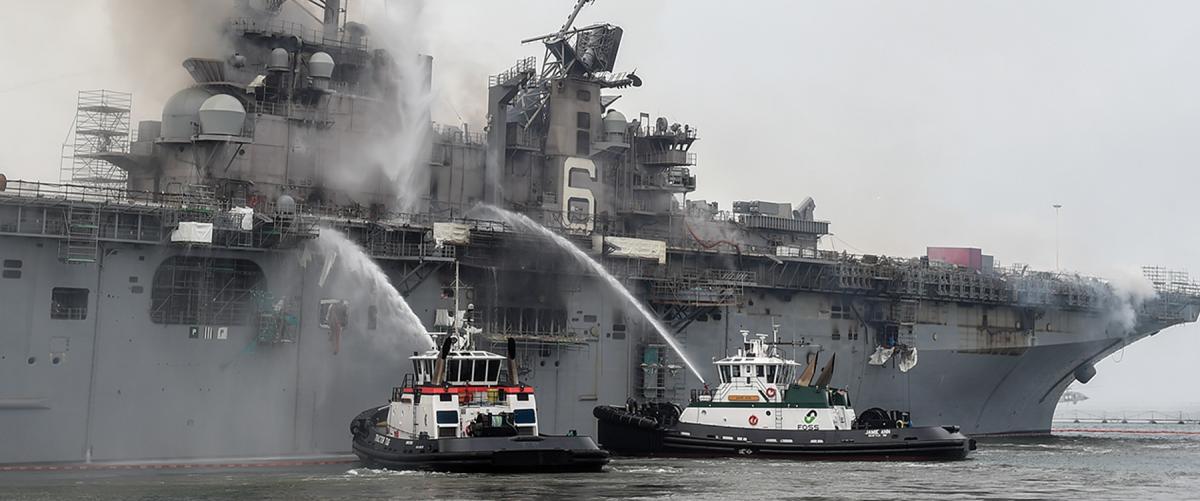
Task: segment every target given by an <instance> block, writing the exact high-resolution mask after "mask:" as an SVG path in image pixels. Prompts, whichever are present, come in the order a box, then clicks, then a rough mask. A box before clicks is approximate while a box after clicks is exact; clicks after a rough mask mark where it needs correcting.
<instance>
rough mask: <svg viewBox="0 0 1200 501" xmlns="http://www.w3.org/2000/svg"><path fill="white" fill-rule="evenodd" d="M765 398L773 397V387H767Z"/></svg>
mask: <svg viewBox="0 0 1200 501" xmlns="http://www.w3.org/2000/svg"><path fill="white" fill-rule="evenodd" d="M767 398H775V387H774V386H772V387H770V388H767Z"/></svg>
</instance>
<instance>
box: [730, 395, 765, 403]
mask: <svg viewBox="0 0 1200 501" xmlns="http://www.w3.org/2000/svg"><path fill="white" fill-rule="evenodd" d="M729 401H730V402H757V401H758V395H730V396H729Z"/></svg>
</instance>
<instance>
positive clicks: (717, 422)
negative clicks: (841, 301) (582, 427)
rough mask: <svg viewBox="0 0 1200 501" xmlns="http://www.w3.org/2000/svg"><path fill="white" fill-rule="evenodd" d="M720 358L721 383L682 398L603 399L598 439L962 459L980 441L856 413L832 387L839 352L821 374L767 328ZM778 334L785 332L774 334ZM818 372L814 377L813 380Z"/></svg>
mask: <svg viewBox="0 0 1200 501" xmlns="http://www.w3.org/2000/svg"><path fill="white" fill-rule="evenodd" d="M742 336H743V339H744V344H743V348H742V349H740V350H738V352H737V354H736V355H735V356H732V357H727V358H724V359H721V360H718V361H716V362H714V364H715V365H716V366H717V372H718V374H719V376H720V381H721V383H720V386H718V387H717V388H716V390H715V391H703V392H693V396H692V401H691V403H690V404H689V405H688V406H687V407H686V408H683V409H680V408H679V407H678V406H676V405H674V404H669V403H666V404H663V403H660V404H644V405H638V404H635V403H632V402H631V403H629V404H627V405H626V406H625V407H614V406H598V407H596V408H595V409H594V411H593V414H594V415H595V416H596V418H597V419H598V420H599V432H598V437H597V438H599V440H600V444H601V445H602V446H604V447H605V448H606V449H608V450H610V451H612V452H613V453H616V454H629V455H697V454H698V455H727V454H728V455H734V454H738V455H748V454H758V455H769V456H773V457H789V456H790V457H796V458H812V459H878V460H899V459H904V460H910V459H943V460H946V459H964V458H966V457H967V455H968V454H969V453H970V452H971V451H972V450H974V449H975V441H974V440H972V439H970V438H968V437H967V436H965V435H963V434H962V433H961V432H959V429H958V427H957V426H926V427H917V428H914V427H911V425H912V422H911V420H910V418H909V414H908V413H907V412H900V411H884V410H882V409H878V408H872V409H868V410H867V411H865V412H863V413H862V415H859V416H858V417H857V418H855V414H854V409H853V408H852V407H851V404H850V396H849V394H848V393H847V392H846V390H843V389H836V388H831V387H829V386H828V384H829V380H830V379H831V378H832V375H833V359H830V361H829V363H828V364H827V365H826V366H825V367H824V368H823V369H822V370H821V373H820V375H816V376H815V371H816V357H815V355H813V356H810V358H809V363H808V365H807V367H805V369H804V371H802V372H801V373H800V375H799V377H795V373H796V372H797V371H796V369H797V368H799V366H800V364H798V363H796V362H795V361H793V360H787V359H784V358H782V357H781V356H780V354H779V350H778V348H777V343H768V342H767V339H766V338H767V336H766V335H765V334H759V335H758V336H756V337H757V339H750V336H749V332H748V331H742ZM776 337H778V335H776ZM814 376H815V380H814Z"/></svg>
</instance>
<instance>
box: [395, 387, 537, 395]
mask: <svg viewBox="0 0 1200 501" xmlns="http://www.w3.org/2000/svg"><path fill="white" fill-rule="evenodd" d="M488 390H499V391H500V392H502V393H514V394H515V393H533V387H532V386H448V387H444V386H418V387H416V388H413V387H407V388H404V389H403V390H402V393H404V394H412V393H414V392H416V391H419V392H421V393H423V394H430V395H436V394H442V393H479V392H486V391H488Z"/></svg>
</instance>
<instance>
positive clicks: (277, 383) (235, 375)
mask: <svg viewBox="0 0 1200 501" xmlns="http://www.w3.org/2000/svg"><path fill="white" fill-rule="evenodd" d="M316 3H318V4H321V5H323V7H324V9H325V12H326V15H325V16H324V17H325V20H326V23H325V24H324V25H323V26H321V27H320V28H318V29H310V28H307V27H304V26H301V25H297V24H292V23H287V22H283V21H281V20H280V18H278V17H277V16H276V14H277V10H278V9H279V8H283V7H285V4H286V2H263V3H262V5H263V6H259V7H257V8H251V7H246V8H245V9H244V11H243V12H242V13H241V14H239V16H237V17H236V18H235V19H231V20H230V21H229V22H228V23H227V25H226V26H225V28H224V29H225V31H224V33H225V36H226V37H227V39H228V40H229V42H230V47H231V48H230V50H229V53H228V54H226V55H225V56H223V57H221V58H189V59H186V60H185V61H183V68H181V69H179V71H185V72H187V73H188V74H190V75H191V76H192V78H193V80H194V82H195V84H194V85H193V86H191V87H188V88H185V89H181V90H180V91H179V93H177V94H176V95H175V96H174V97H173V98H171V99H170V100H169V101H168V102H167V104H166V106H165V107H164V109H163V113H162V119H161V120H153V121H143V122H141V123H138V124H136V127H134V126H132V124H129V123H128V109H129V98H128V96H127V95H121V94H112V93H88V94H86V95H83V94H81V97H80V113H79V115H78V116H80V117H87V120H84V121H83V123H86V124H93V126H88V127H82V126H80V127H77V130H76V131H75V137H76V138H77V139H76V141H75V144H76V145H77V147H76V148H74V150H75V153H74V155H75V157H74V158H73V160H72V161H71V163H70V165H68V166H66V167H64V179H63V182H61V183H57V184H51V183H38V182H29V181H19V180H8V181H7V182H4V181H0V260H2V265H3V269H2V270H0V272H2V275H0V314H3V317H4V318H5V322H4V325H3V326H2V327H0V375H2V376H3V377H0V433H2V434H3V435H2V436H3V437H4V438H5V443H6V444H8V445H6V447H3V448H0V462H31V461H78V460H87V459H97V460H99V459H134V458H166V457H212V456H242V455H269V454H288V453H306V452H314V451H340V450H345V440H344V434H345V422H346V419H348V418H349V417H351V416H345V415H342V412H344V409H358V408H365V407H367V406H370V405H372V404H373V403H374V401H375V399H376V398H377V397H378V395H380V394H381V393H382V392H385V391H387V389H389V388H391V386H392V385H393V384H394V381H395V380H396V379H397V377H398V376H399V375H401V374H402V373H403V371H404V370H405V367H404V365H405V363H406V362H405V359H406V358H407V356H408V355H410V354H411V352H412V351H417V350H424V349H427V348H428V346H418V345H417V343H415V342H413V343H409V344H412V346H410V347H406V350H407V351H404V352H396V351H399V350H391V352H389V351H388V350H381V349H379V348H378V346H379V345H378V344H375V342H374V340H375V339H377V338H379V337H380V336H387V335H389V334H388V333H387V332H384V331H385V330H387V329H388V328H389V326H387V325H385V323H384V319H383V318H382V317H381V313H380V312H381V311H383V308H384V307H385V306H386V305H384V304H382V299H380V297H382V296H378V295H364V294H355V293H353V292H347V291H354V290H355V289H356V288H355V287H354V286H355V283H356V279H355V277H353V276H351V275H349V274H346V273H340V272H338V271H337V263H338V262H339V260H344V259H345V258H346V256H345V255H344V254H343V255H338V254H336V253H329V252H325V253H322V252H319V251H318V250H317V249H319V246H316V245H314V242H315V241H316V240H317V239H318V238H319V237H320V236H321V235H322V233H323V232H327V231H330V229H337V230H339V231H341V232H343V233H345V234H346V235H347V236H349V237H350V238H351V239H353V240H355V241H356V242H358V243H359V244H360V245H361V247H362V248H363V249H365V251H366V252H367V253H368V254H369V255H370V256H371V257H372V258H373V259H375V260H376V262H377V263H379V265H380V266H381V267H382V268H383V269H384V271H385V272H386V273H387V274H388V276H389V278H390V279H391V283H392V284H393V285H394V286H395V288H396V289H397V290H398V291H399V292H400V294H401V295H403V297H404V298H406V299H407V301H408V303H409V304H410V305H411V307H412V309H413V311H414V312H415V313H416V314H417V315H418V316H419V317H421V319H422V321H423V322H424V323H425V325H434V324H435V323H437V320H438V319H439V317H441V318H445V317H446V315H447V311H455V312H457V308H456V307H454V306H453V304H454V302H455V301H457V300H464V299H465V303H470V304H473V305H474V309H473V311H472V312H471V315H473V316H474V319H473V320H474V322H475V324H477V325H479V326H480V327H481V329H482V331H483V332H484V333H486V334H485V335H483V336H481V337H480V339H477V340H476V341H477V343H478V344H479V345H480V347H481V349H485V350H488V349H492V346H491V345H490V343H499V342H502V341H503V340H505V339H507V338H513V339H515V340H516V341H517V342H518V353H519V355H518V356H519V358H520V364H519V365H520V367H522V371H526V373H524V374H521V379H522V381H526V382H528V383H529V384H531V385H534V386H536V387H537V388H538V393H539V396H538V399H539V401H540V406H539V415H538V426H539V428H540V429H541V430H542V431H543V432H549V433H561V432H566V431H567V430H571V429H575V430H579V431H580V432H584V431H585V430H587V431H588V432H590V426H591V424H590V423H592V417H591V409H592V408H593V407H594V406H595V405H597V404H603V403H621V402H624V401H626V399H627V398H634V399H637V400H641V401H652V402H661V401H675V402H683V401H686V400H687V398H688V392H689V390H690V389H695V388H697V387H698V386H699V385H700V382H699V381H697V380H696V379H695V378H693V377H691V376H690V375H689V374H688V373H687V371H686V370H681V360H680V359H679V357H678V356H677V355H676V354H674V353H672V352H671V351H670V350H669V349H668V346H667V345H666V343H664V342H662V341H661V340H660V339H658V338H657V336H656V334H655V333H654V331H653V329H651V328H650V326H649V325H648V323H647V322H645V321H644V320H642V319H640V318H638V316H637V313H636V312H635V311H633V309H631V308H629V307H628V306H627V305H625V304H624V303H623V302H622V301H621V300H620V299H618V298H617V297H616V296H615V295H614V294H613V292H612V291H610V290H608V289H607V288H606V287H605V286H604V285H603V282H602V281H601V280H599V279H598V278H596V277H594V276H591V275H590V274H589V273H588V272H587V271H586V270H585V269H584V268H583V267H581V266H579V265H578V264H576V263H575V262H573V261H572V260H571V258H569V257H567V256H566V255H564V254H563V253H562V252H560V251H558V250H556V249H554V248H553V247H552V246H551V245H549V244H548V243H547V242H544V241H541V240H539V239H538V238H536V237H534V236H531V235H527V234H525V233H523V232H520V231H518V229H516V228H513V227H511V226H509V225H506V224H504V223H503V222H501V221H495V220H491V219H489V218H486V217H482V218H481V217H478V216H474V215H475V214H476V213H475V212H473V211H472V209H473V208H474V207H476V206H477V204H479V203H488V204H492V205H496V206H499V207H502V208H505V209H509V210H513V211H516V212H520V213H523V214H525V215H527V216H529V217H531V218H533V219H535V220H536V221H538V222H539V223H541V224H543V225H545V226H547V227H549V228H551V229H552V230H554V231H556V232H559V233H561V234H563V235H566V236H568V237H569V238H570V239H571V240H572V241H574V242H575V243H576V244H577V245H579V246H581V247H584V248H586V249H589V251H590V252H591V254H592V255H593V256H594V257H596V258H597V259H600V260H602V262H603V263H604V265H605V266H606V267H607V269H609V270H610V271H612V272H613V273H614V274H616V275H617V276H618V277H620V278H621V279H622V280H623V282H624V283H625V284H626V285H627V286H628V287H629V288H630V289H632V290H633V292H634V293H635V295H637V296H638V297H639V298H640V299H641V300H643V301H645V302H646V303H648V304H649V305H651V306H652V307H653V309H654V312H655V313H656V314H658V315H659V316H660V318H661V319H662V320H663V321H664V323H665V324H667V325H668V327H669V328H670V329H671V330H672V331H673V332H676V333H677V336H678V337H679V338H680V339H681V341H682V344H683V345H684V347H685V349H686V351H687V353H688V354H689V356H690V357H691V358H692V359H694V360H705V359H708V358H710V357H715V358H724V357H726V356H728V355H729V354H731V353H732V351H733V350H736V348H737V346H738V345H739V343H740V342H741V341H740V335H739V332H740V331H741V330H743V329H748V330H751V331H766V330H767V329H769V328H770V326H772V325H774V324H776V323H779V324H781V325H786V326H788V329H789V330H790V331H789V332H783V333H781V335H782V336H783V337H784V338H786V339H788V340H790V341H791V342H794V343H796V345H797V346H803V348H802V350H803V352H799V353H796V354H795V356H796V358H797V359H803V358H804V357H806V356H807V354H808V353H820V354H821V356H822V357H827V356H832V355H834V354H836V355H838V359H839V360H840V361H841V363H840V364H839V365H838V366H837V369H836V372H835V374H833V376H832V377H833V378H834V380H836V381H839V382H840V383H839V384H842V385H844V386H847V387H848V389H849V390H850V391H851V393H853V394H854V395H855V401H856V404H858V405H859V406H860V407H863V408H866V407H882V408H904V409H910V410H911V411H912V412H913V414H914V416H919V418H918V419H922V420H928V422H918V423H916V424H917V425H938V424H941V423H954V424H957V425H960V426H961V427H962V429H963V431H964V432H967V433H972V434H976V433H1012V432H1032V433H1039V432H1046V431H1048V429H1049V426H1050V419H1051V416H1052V414H1053V411H1054V408H1055V405H1056V404H1057V403H1058V401H1059V397H1060V395H1061V394H1062V392H1063V391H1064V390H1065V389H1066V387H1067V386H1068V385H1069V384H1071V383H1072V382H1074V381H1077V380H1078V381H1080V382H1086V381H1087V380H1088V379H1090V378H1091V377H1092V376H1093V375H1094V374H1095V369H1094V368H1093V365H1094V364H1095V363H1096V362H1097V361H1099V360H1101V359H1103V358H1104V357H1105V356H1107V355H1108V354H1109V353H1112V352H1114V351H1115V350H1119V349H1120V348H1121V347H1123V346H1125V345H1126V344H1128V343H1130V342H1133V341H1136V340H1138V339H1141V338H1143V337H1146V336H1148V335H1151V334H1155V333H1157V332H1159V331H1160V330H1162V329H1164V328H1166V327H1169V326H1172V325H1176V324H1179V323H1184V322H1193V321H1195V320H1196V318H1197V313H1198V312H1200V287H1198V286H1197V285H1196V284H1194V283H1193V282H1191V281H1190V280H1188V279H1187V277H1186V275H1182V274H1179V273H1176V272H1169V271H1167V270H1161V269H1157V268H1148V269H1147V270H1146V271H1147V275H1148V277H1149V278H1150V279H1151V281H1152V282H1154V285H1155V289H1156V290H1157V296H1156V297H1154V298H1150V299H1147V300H1145V301H1135V300H1131V299H1130V298H1127V297H1122V295H1121V294H1119V293H1118V292H1117V291H1115V290H1114V289H1113V288H1112V287H1111V286H1109V285H1108V284H1107V283H1106V282H1104V281H1102V280H1099V279H1093V278H1086V277H1078V276H1074V275H1066V274H1061V273H1050V272H1035V271H1030V270H1027V269H1018V268H1000V267H997V266H994V265H991V264H990V263H988V262H987V261H986V260H984V259H982V255H980V256H979V259H975V258H974V256H975V253H974V252H972V251H969V250H967V251H964V252H965V253H966V254H965V255H966V256H967V258H965V259H959V258H958V257H955V253H953V252H950V253H947V252H944V250H935V249H931V252H930V253H929V254H928V255H927V256H924V257H920V258H912V259H898V258H890V257H882V256H852V255H848V254H844V253H835V252H830V251H824V250H820V249H818V246H817V243H818V241H819V239H820V238H821V237H822V236H823V235H826V234H827V233H828V231H829V224H830V223H828V222H826V221H821V220H818V219H817V218H816V217H815V214H814V211H815V207H816V205H815V203H814V202H813V201H812V200H811V199H804V200H802V201H800V202H799V203H796V204H790V203H770V202H767V201H754V200H750V201H741V202H735V203H734V204H733V206H732V207H731V209H732V210H729V211H725V210H721V208H720V207H719V206H718V205H717V204H716V203H707V202H705V201H700V200H690V199H688V194H689V193H691V192H693V191H694V190H695V188H696V183H697V177H698V175H697V172H696V170H697V167H696V165H697V159H696V154H695V152H693V151H692V145H693V144H695V142H696V141H698V140H700V138H701V135H700V134H699V132H698V131H697V128H696V127H694V126H692V125H690V124H687V123H682V124H681V123H679V122H677V121H672V120H669V119H667V118H664V117H657V116H656V117H652V116H650V115H648V114H645V113H638V114H636V116H635V115H634V114H632V113H631V114H630V115H628V116H627V115H626V114H624V113H622V112H620V111H618V109H617V107H616V106H617V105H618V104H619V101H618V98H619V97H620V94H621V93H624V92H635V91H636V90H634V88H635V87H638V86H640V85H642V84H643V82H642V79H641V78H640V77H639V76H637V75H636V74H633V73H628V72H623V71H621V68H622V66H621V65H620V64H618V61H617V55H618V52H619V48H620V44H621V43H622V39H623V38H624V33H623V31H622V30H621V28H619V27H617V26H614V25H610V24H593V25H587V26H577V23H576V19H577V18H578V16H579V15H580V14H581V10H582V8H583V7H584V6H585V5H586V3H587V2H586V1H581V2H579V3H578V4H577V5H576V6H575V9H574V10H573V12H572V13H571V15H570V16H569V19H568V21H567V22H566V23H565V24H564V26H563V27H561V28H560V29H559V30H557V31H555V32H553V33H550V34H548V35H545V36H541V37H536V38H533V39H530V40H528V42H529V43H531V44H540V45H542V46H544V49H545V52H544V57H543V59H542V64H541V65H540V66H539V65H538V64H537V60H536V59H535V58H528V59H524V60H522V61H520V62H518V63H517V64H516V65H514V66H513V67H511V68H510V69H508V70H505V71H502V72H500V73H499V74H497V75H495V76H493V77H492V78H490V79H489V82H488V84H489V85H488V93H487V96H486V99H487V105H488V106H487V109H488V116H487V119H486V127H484V129H483V130H482V131H479V132H476V131H472V130H471V129H470V128H468V127H447V126H440V125H434V124H429V122H428V117H424V116H416V117H413V116H406V115H405V113H406V112H409V113H411V112H410V111H408V110H406V109H405V108H404V107H403V106H401V103H399V102H398V99H399V98H398V89H411V88H417V89H421V88H427V87H429V86H432V85H435V84H434V82H432V80H431V75H432V72H431V68H432V64H433V61H432V58H430V57H427V56H421V57H416V56H413V58H415V62H414V59H413V58H409V56H407V55H405V56H401V55H397V54H390V53H388V52H387V51H385V50H381V49H380V48H378V47H374V46H372V45H371V42H370V38H369V37H368V35H369V31H368V27H367V26H364V25H361V24H357V23H344V22H341V19H342V16H341V14H340V13H341V12H342V11H341V6H340V2H337V1H335V0H326V1H324V2H316ZM402 57H403V59H401V58H402ZM413 121H415V122H418V123H422V124H429V126H428V130H424V131H423V132H424V134H423V135H422V137H426V138H427V141H425V142H424V143H422V146H420V149H421V151H420V152H419V155H415V158H418V159H419V162H418V163H417V164H414V165H412V166H409V168H410V169H412V170H414V171H415V175H412V176H411V177H407V178H405V179H407V180H408V184H406V185H404V186H398V185H397V184H396V183H395V180H396V179H397V177H396V175H395V174H394V171H393V170H392V169H393V167H394V166H391V165H377V162H376V161H375V160H373V159H372V157H370V156H364V155H361V154H360V153H361V152H363V151H369V150H371V149H372V148H377V147H378V146H379V144H380V142H381V141H383V142H387V141H389V140H391V139H392V138H393V137H394V131H395V129H396V128H397V127H403V126H404V124H405V123H410V122H413ZM97 138H99V139H97ZM113 167H115V169H114V168H113ZM348 170H354V172H357V173H359V174H360V175H358V176H357V177H356V179H355V180H354V182H350V183H347V182H346V181H345V179H343V176H341V175H340V173H344V172H346V171H348ZM412 183H422V184H421V186H420V189H419V190H417V191H418V192H419V196H418V197H416V198H415V199H414V198H412V196H411V194H407V195H408V198H405V199H403V200H402V197H403V196H405V195H406V194H405V193H402V190H401V188H403V187H408V188H411V185H412ZM401 200H402V201H403V203H400V202H401ZM469 216H474V217H469ZM456 264H457V265H458V267H461V271H462V277H461V279H462V281H463V282H465V283H467V284H469V286H470V287H469V288H468V291H467V292H465V293H464V294H465V295H467V296H468V297H465V298H459V297H457V295H456V294H454V292H453V287H452V285H453V284H454V282H455V278H454V272H453V270H454V269H455V268H456V266H455V265H456ZM358 289H361V286H360V287H358ZM351 296H353V297H351ZM1123 313H1129V314H1128V315H1126V314H1123ZM401 344H403V343H401ZM798 350H800V348H798ZM231 408H252V409H255V410H256V411H255V412H256V413H257V414H256V418H257V419H264V420H271V421H272V422H274V423H276V424H277V426H273V427H272V428H271V430H270V432H269V433H261V432H260V431H259V430H256V432H255V433H254V434H247V435H245V436H241V435H239V434H238V433H236V432H234V433H230V430H237V429H239V427H240V426H242V422H243V421H244V419H245V416H244V415H240V414H235V413H232V412H229V409H231ZM48 429H50V430H54V431H53V433H47V432H46V431H45V430H48ZM214 437H225V439H215V438H214Z"/></svg>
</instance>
